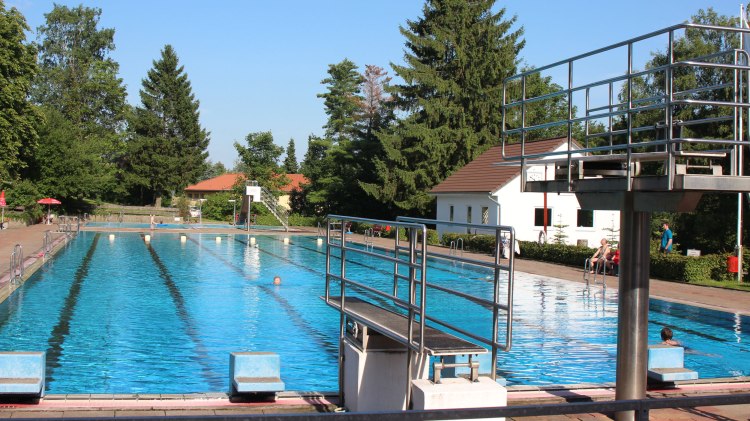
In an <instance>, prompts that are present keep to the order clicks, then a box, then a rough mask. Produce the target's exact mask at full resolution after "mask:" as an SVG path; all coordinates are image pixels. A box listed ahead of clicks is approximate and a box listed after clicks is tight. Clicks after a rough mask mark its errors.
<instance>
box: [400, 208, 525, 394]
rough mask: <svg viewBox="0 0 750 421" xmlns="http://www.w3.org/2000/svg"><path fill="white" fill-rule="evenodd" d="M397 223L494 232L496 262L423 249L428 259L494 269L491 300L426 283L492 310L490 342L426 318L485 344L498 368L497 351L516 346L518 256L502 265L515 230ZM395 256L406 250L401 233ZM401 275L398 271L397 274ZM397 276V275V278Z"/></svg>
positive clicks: (433, 222) (510, 256)
mask: <svg viewBox="0 0 750 421" xmlns="http://www.w3.org/2000/svg"><path fill="white" fill-rule="evenodd" d="M396 220H397V221H398V222H412V223H421V224H426V225H435V226H441V225H442V226H444V227H460V228H468V229H472V228H474V229H477V230H485V231H486V230H489V231H495V246H494V250H493V259H492V261H491V262H488V261H483V260H478V259H472V258H467V257H463V256H456V255H453V256H450V255H449V256H446V255H444V254H440V253H434V252H430V251H428V250H427V246H426V244H425V243H422V244H423V246H424V250H425V251H426V254H427V256H429V257H436V258H441V259H448V260H452V261H457V262H462V263H469V264H472V265H476V266H480V267H485V268H489V269H492V272H493V276H492V283H493V297H492V301H490V300H487V299H484V298H482V297H476V296H472V295H470V294H466V293H464V292H461V291H457V290H455V289H451V288H446V287H443V286H440V285H436V284H432V283H430V282H429V281H428V282H427V283H426V286H427V288H431V289H435V290H439V291H442V292H445V293H448V294H451V295H455V296H458V297H462V298H464V299H467V300H469V301H471V302H474V303H476V304H479V305H481V306H483V307H485V308H490V309H491V311H492V321H493V323H492V330H491V332H492V337H491V338H490V339H487V338H484V337H482V336H480V335H476V334H474V333H472V332H467V331H466V330H464V329H461V328H459V327H457V326H455V325H452V324H450V323H447V322H445V321H442V320H439V319H437V318H433V317H430V316H429V315H428V316H426V318H427V320H429V321H431V322H433V323H437V324H439V325H441V326H444V327H446V328H448V329H450V330H453V331H455V332H458V333H460V334H462V335H464V336H467V337H469V338H471V339H473V340H476V341H478V342H480V343H482V344H484V345H487V346H489V347H490V349H491V350H492V367H497V351H498V350H502V351H510V349H511V347H512V345H513V284H514V270H515V269H514V267H515V254H514V253H513V252H512V250H511V252H510V253H509V254H508V262H507V264H506V263H503V262H502V261H501V257H502V253H503V239H507V238H508V237H509V238H510V241H509V242H510V244H515V238H516V231H515V229H514V228H513V227H510V226H503V225H484V224H469V223H463V222H453V221H441V220H434V219H424V218H412V217H405V216H399V217H398V218H396ZM396 234H397V235H396V252H397V253H396V257H398V252H399V251H400V250H403V249H404V247H403V246H401V245H400V243H399V238H398V237H399V236H398V232H397V233H396ZM503 272H507V288H506V295H505V297H504V299H501V296H500V294H501V288H500V284H501V283H502V281H503V278H502V276H501V274H502V273H503ZM395 273H396V274H398V272H397V271H396V272H395ZM394 276H398V275H394ZM501 311H503V312H505V342H504V343H501V342H499V335H498V323H497V321H498V320H499V319H500V312H501ZM496 371H497V370H496V369H493V370H491V373H490V377H492V379H493V380H494V379H496V376H497V373H496Z"/></svg>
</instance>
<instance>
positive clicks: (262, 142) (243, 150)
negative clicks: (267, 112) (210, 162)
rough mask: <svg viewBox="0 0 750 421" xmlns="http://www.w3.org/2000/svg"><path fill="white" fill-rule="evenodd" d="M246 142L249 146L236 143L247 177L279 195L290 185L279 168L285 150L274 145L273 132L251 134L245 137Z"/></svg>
mask: <svg viewBox="0 0 750 421" xmlns="http://www.w3.org/2000/svg"><path fill="white" fill-rule="evenodd" d="M245 142H247V146H242V145H241V144H240V143H239V142H234V148H235V149H237V153H238V154H239V160H240V162H241V164H242V168H244V172H245V176H246V177H247V179H248V180H254V181H257V182H258V184H260V185H261V186H263V187H265V188H267V189H268V190H270V191H271V192H272V193H278V192H279V190H280V189H281V187H283V186H285V185H287V184H288V183H289V179H288V178H287V177H285V176H284V174H283V171H282V169H281V167H279V157H280V156H281V154H282V153H284V148H282V147H281V146H277V145H276V144H274V143H273V134H271V132H257V133H249V134H248V135H247V136H245Z"/></svg>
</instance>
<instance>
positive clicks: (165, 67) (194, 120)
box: [124, 45, 209, 203]
mask: <svg viewBox="0 0 750 421" xmlns="http://www.w3.org/2000/svg"><path fill="white" fill-rule="evenodd" d="M153 65H154V67H153V68H152V69H151V70H149V71H148V74H147V77H146V78H145V79H143V87H142V89H141V91H140V94H141V102H142V107H137V108H136V109H135V112H134V113H133V117H132V118H131V121H130V128H131V135H130V138H129V139H128V142H127V150H128V153H127V155H126V157H125V159H124V161H125V167H126V168H127V170H126V173H125V181H126V183H128V184H129V185H130V186H131V189H133V190H135V191H138V193H139V196H140V197H141V200H143V199H147V200H148V201H149V202H150V203H156V202H157V201H158V200H159V199H160V198H161V197H162V196H163V195H165V194H167V193H169V192H173V191H181V190H182V189H184V188H185V187H186V186H187V185H188V184H190V183H194V182H196V181H198V180H199V179H200V177H201V176H203V175H204V174H205V172H206V163H205V161H206V158H207V157H208V153H207V152H206V148H207V147H208V142H209V136H208V132H206V130H204V129H203V128H201V126H200V121H199V118H200V113H199V112H198V107H199V105H200V104H199V102H198V101H197V100H196V99H195V96H194V95H193V93H192V87H191V85H190V81H189V80H188V78H187V74H185V73H184V67H183V66H180V64H179V59H178V57H177V54H176V53H175V51H174V49H173V48H172V46H171V45H166V46H165V47H164V49H163V50H162V51H161V57H160V59H159V60H155V61H154V63H153Z"/></svg>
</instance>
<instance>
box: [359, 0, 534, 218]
mask: <svg viewBox="0 0 750 421" xmlns="http://www.w3.org/2000/svg"><path fill="white" fill-rule="evenodd" d="M493 5H494V0H477V1H472V2H466V1H464V0H428V1H427V2H426V4H425V6H424V8H423V14H424V16H423V17H421V18H420V19H418V20H416V21H408V22H407V26H406V28H404V27H402V28H401V33H402V34H403V35H404V37H405V38H406V48H407V50H408V51H407V53H406V56H405V61H406V64H405V65H403V66H400V65H393V69H394V71H395V72H396V74H397V75H398V76H400V77H401V78H402V79H403V80H404V84H402V85H397V86H395V87H394V88H393V89H392V91H393V94H394V98H395V101H396V105H397V106H398V107H399V108H400V109H401V110H402V111H405V112H408V113H410V114H409V115H408V116H407V117H406V118H405V119H403V120H401V121H399V123H398V125H397V127H396V128H395V129H394V130H392V131H391V130H389V131H385V132H381V133H380V134H379V139H380V141H381V143H382V145H383V149H384V158H383V159H379V160H376V163H375V165H376V168H377V171H378V174H379V176H380V180H379V183H377V184H378V185H379V188H378V189H374V188H369V189H368V193H369V194H371V195H373V196H374V197H376V198H377V199H378V200H379V201H380V202H382V203H389V202H392V203H394V204H395V205H396V206H397V207H398V208H400V209H402V210H403V211H407V212H411V213H421V214H425V213H427V212H432V209H431V204H432V198H430V197H429V196H428V191H429V189H430V188H432V187H433V186H434V185H436V184H437V183H439V182H440V181H442V180H443V179H444V178H445V177H446V176H448V175H450V173H451V172H453V171H455V170H456V169H458V168H460V167H461V166H463V165H464V164H466V163H468V162H469V161H471V160H472V159H473V158H474V157H475V156H476V155H477V154H478V153H480V152H482V151H483V150H484V149H486V148H487V147H489V146H491V145H493V144H495V143H496V142H497V141H498V139H499V137H500V125H501V116H502V113H501V110H500V107H501V105H502V104H501V102H502V101H501V98H502V84H503V78H505V77H507V76H510V75H512V74H513V73H515V69H516V66H517V63H518V59H517V54H518V52H519V51H520V49H521V48H522V46H523V42H522V41H521V40H520V36H521V34H522V30H521V29H519V30H516V31H514V32H509V31H510V29H511V26H512V25H513V24H514V23H515V21H516V18H515V17H514V18H512V19H510V20H504V19H503V17H504V14H505V9H500V10H499V11H498V12H496V13H495V12H493V11H492V7H493Z"/></svg>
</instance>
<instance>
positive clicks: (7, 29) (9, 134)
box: [0, 0, 40, 180]
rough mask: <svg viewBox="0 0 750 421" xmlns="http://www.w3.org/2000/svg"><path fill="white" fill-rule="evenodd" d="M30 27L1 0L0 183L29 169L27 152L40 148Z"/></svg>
mask: <svg viewBox="0 0 750 421" xmlns="http://www.w3.org/2000/svg"><path fill="white" fill-rule="evenodd" d="M28 29H29V27H28V26H27V25H26V19H24V17H23V15H22V14H21V13H20V12H19V11H18V10H16V8H14V7H12V8H10V9H9V10H8V9H6V8H5V4H4V3H3V1H2V0H0V51H2V52H3V53H2V54H0V151H2V153H0V180H8V179H11V178H15V177H17V176H18V174H19V171H20V170H21V169H22V168H24V167H26V162H25V160H24V158H25V157H24V155H23V154H24V153H25V154H26V155H31V153H32V152H33V150H34V149H35V148H36V146H37V140H38V137H39V136H38V134H37V131H36V127H37V124H38V120H39V117H40V115H39V113H38V111H37V110H36V109H35V108H34V107H33V106H32V105H31V103H30V102H29V101H28V95H29V92H30V90H31V82H32V80H33V78H34V76H35V75H36V72H37V66H36V49H35V48H34V46H33V45H30V44H26V43H25V41H26V34H25V32H24V31H27V30H28Z"/></svg>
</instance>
